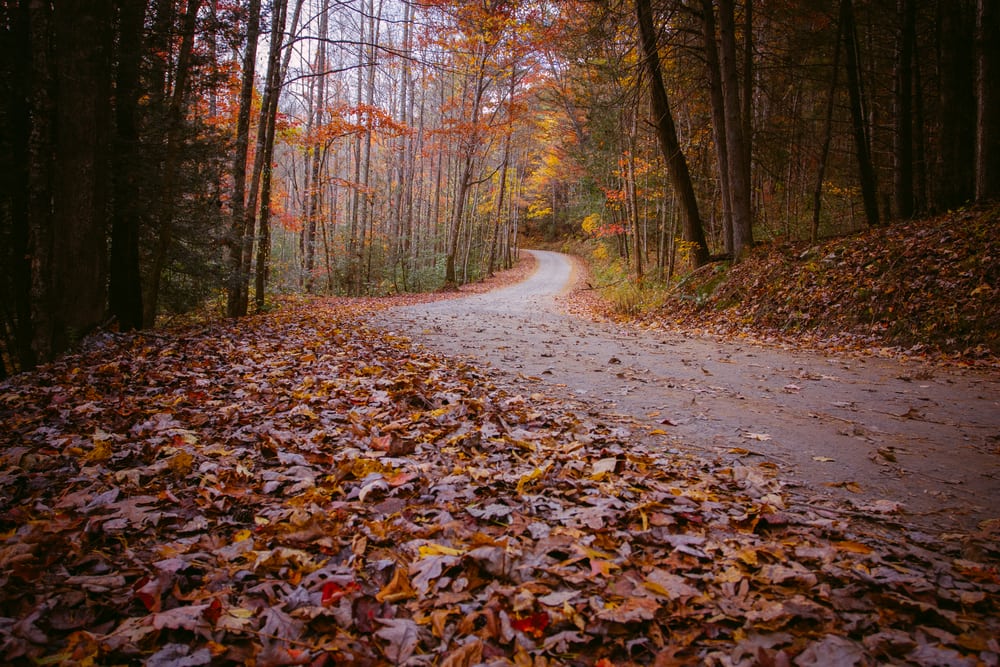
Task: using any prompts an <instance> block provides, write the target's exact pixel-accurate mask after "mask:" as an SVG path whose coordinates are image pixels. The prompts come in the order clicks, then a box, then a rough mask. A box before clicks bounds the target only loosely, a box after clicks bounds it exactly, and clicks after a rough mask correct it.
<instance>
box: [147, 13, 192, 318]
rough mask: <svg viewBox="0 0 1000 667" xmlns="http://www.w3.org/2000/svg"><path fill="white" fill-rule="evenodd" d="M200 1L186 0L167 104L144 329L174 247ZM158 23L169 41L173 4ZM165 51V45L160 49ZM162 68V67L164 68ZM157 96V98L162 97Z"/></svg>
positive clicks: (159, 16) (154, 310) (163, 76)
mask: <svg viewBox="0 0 1000 667" xmlns="http://www.w3.org/2000/svg"><path fill="white" fill-rule="evenodd" d="M200 6H201V0H188V2H187V11H186V13H185V15H184V25H183V28H182V35H181V45H180V50H179V51H178V54H177V66H176V68H175V73H174V87H173V92H172V93H171V96H170V100H169V103H168V104H167V116H166V121H165V123H166V134H165V137H164V139H163V141H164V143H165V147H164V153H163V171H162V174H163V176H162V179H161V188H160V206H159V216H158V218H159V219H158V220H157V230H156V236H157V238H156V241H155V243H154V249H153V251H152V255H153V257H152V262H151V264H152V266H151V267H150V269H149V279H148V281H147V283H146V285H145V293H144V294H143V298H142V309H143V314H142V323H143V326H145V327H151V326H153V325H154V324H155V323H156V315H157V312H158V310H159V297H160V281H161V279H162V277H163V269H164V267H165V266H166V263H167V255H168V253H169V251H170V247H171V245H172V244H173V227H174V210H175V208H176V203H177V202H176V200H175V199H176V196H177V193H176V189H177V188H176V185H177V179H178V176H179V174H178V170H179V169H180V164H179V162H180V156H181V150H180V149H181V146H180V144H181V136H182V132H181V130H182V129H183V123H184V109H185V101H186V98H187V88H188V79H189V78H190V75H191V57H192V52H193V51H194V35H195V27H196V20H197V18H198V8H199V7H200ZM157 12H158V14H157V23H158V24H162V25H159V30H161V31H162V32H163V34H162V35H161V38H162V39H163V40H164V41H165V42H168V41H169V34H170V32H171V27H170V26H171V25H172V24H173V3H171V2H165V3H163V4H162V5H159V6H158V7H157ZM161 46H162V47H163V48H168V47H167V46H166V45H161ZM164 67H165V65H164ZM158 77H160V78H158V79H157V80H156V82H155V83H156V84H161V83H162V84H163V87H162V88H161V91H165V90H166V83H167V73H166V71H162V72H158ZM161 94H162V93H161V92H157V95H161Z"/></svg>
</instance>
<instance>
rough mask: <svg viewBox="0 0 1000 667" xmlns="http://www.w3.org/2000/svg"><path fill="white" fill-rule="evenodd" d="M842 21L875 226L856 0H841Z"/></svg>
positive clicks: (864, 185) (863, 177) (861, 170)
mask: <svg viewBox="0 0 1000 667" xmlns="http://www.w3.org/2000/svg"><path fill="white" fill-rule="evenodd" d="M840 25H841V30H842V31H843V36H844V53H845V55H846V64H847V88H848V92H849V93H850V98H851V122H852V124H853V127H854V149H855V152H856V153H857V160H858V174H859V178H860V181H861V197H862V199H863V200H864V206H865V218H866V219H867V221H868V225H869V226H871V227H875V226H877V225H878V224H879V212H878V191H877V188H876V184H875V168H874V166H873V165H872V157H871V141H870V140H869V138H868V129H867V125H866V124H865V113H864V95H863V94H862V90H861V55H860V53H859V49H858V35H857V28H856V26H855V23H854V3H853V1H852V0H840Z"/></svg>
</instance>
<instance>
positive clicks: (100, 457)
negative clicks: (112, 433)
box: [83, 440, 112, 462]
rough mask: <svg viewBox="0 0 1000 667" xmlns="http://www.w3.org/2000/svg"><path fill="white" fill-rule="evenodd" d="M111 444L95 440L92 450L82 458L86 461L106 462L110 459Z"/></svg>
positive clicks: (107, 441) (106, 441)
mask: <svg viewBox="0 0 1000 667" xmlns="http://www.w3.org/2000/svg"><path fill="white" fill-rule="evenodd" d="M111 453H112V452H111V442H110V441H109V440H95V441H94V448H93V449H92V450H90V451H89V452H87V455H86V456H85V457H83V458H84V459H86V460H87V461H98V462H99V461H107V460H108V459H110V458H111Z"/></svg>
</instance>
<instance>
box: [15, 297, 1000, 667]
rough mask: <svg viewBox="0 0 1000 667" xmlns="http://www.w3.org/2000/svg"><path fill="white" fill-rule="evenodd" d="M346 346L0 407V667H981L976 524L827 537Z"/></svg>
mask: <svg viewBox="0 0 1000 667" xmlns="http://www.w3.org/2000/svg"><path fill="white" fill-rule="evenodd" d="M364 319H365V311H364V309H359V308H357V307H355V308H351V307H349V306H347V305H345V303H344V302H342V301H341V302H334V301H331V302H314V303H311V304H309V305H308V306H307V307H302V308H290V309H287V310H283V311H279V312H278V313H275V314H271V315H267V316H261V317H255V318H250V319H247V320H244V321H240V322H222V323H214V324H211V325H207V326H201V327H197V328H195V327H188V328H183V329H176V330H172V331H170V332H168V333H167V334H137V335H130V336H124V335H119V336H110V335H109V336H105V337H104V338H100V339H95V340H92V341H91V343H90V345H89V346H88V348H87V349H86V350H85V351H84V352H81V353H80V354H78V355H75V356H69V357H66V358H64V359H62V360H61V361H58V362H56V363H53V364H50V365H48V366H46V367H43V368H41V369H39V370H38V371H37V372H34V373H32V374H26V375H21V376H19V377H16V378H14V379H12V380H9V381H7V382H5V383H4V384H2V385H0V420H2V425H3V429H2V432H0V484H2V485H3V489H4V493H3V496H2V498H0V591H2V592H0V660H2V661H3V662H4V663H7V664H13V665H19V664H25V665H27V664H38V663H43V664H54V663H60V664H76V665H91V664H111V663H113V664H148V665H166V664H174V665H209V664H212V665H227V664H255V665H289V664H309V665H326V664H356V665H384V664H399V665H403V664H405V665H447V666H451V667H455V666H460V665H474V664H488V665H535V666H542V665H556V664H560V665H562V664H568V665H601V666H602V667H607V666H608V665H640V664H655V665H674V664H678V665H679V664H691V663H701V664H707V665H720V666H721V665H726V666H729V665H756V664H770V665H782V664H795V665H800V666H805V665H819V664H837V665H871V664H878V663H886V662H889V663H893V664H911V665H937V664H956V665H962V664H968V665H979V664H982V665H996V664H998V655H1000V645H998V641H997V637H998V636H1000V613H998V611H1000V610H998V602H997V601H998V599H1000V596H998V593H1000V567H998V566H1000V557H998V542H997V536H998V534H1000V522H987V523H985V524H984V525H983V526H982V529H981V531H980V533H979V534H978V535H973V536H968V535H963V536H962V538H963V539H962V541H949V540H947V539H944V538H932V537H930V536H923V539H920V538H921V536H920V535H916V536H913V535H909V536H906V537H902V536H900V535H897V534H894V533H892V532H891V530H889V529H888V528H887V529H886V530H885V531H881V532H876V531H875V530H874V529H873V528H872V526H871V524H867V523H866V524H864V525H863V526H862V525H860V524H858V525H852V523H851V521H850V519H849V518H848V517H846V516H845V517H843V518H830V515H829V513H824V514H819V513H817V512H814V511H812V510H810V508H808V507H803V506H800V505H794V504H793V503H791V502H788V497H787V495H786V493H785V490H784V488H783V485H782V482H781V480H780V479H779V478H778V477H776V476H775V473H774V470H773V469H772V468H768V467H766V466H750V465H746V466H738V465H731V466H726V465H723V464H720V463H717V462H709V461H706V460H702V459H699V458H696V457H693V456H692V455H690V454H687V453H681V452H679V451H677V450H675V449H670V448H669V445H668V444H665V443H666V440H665V439H663V438H658V437H657V436H651V435H649V434H646V433H644V431H643V429H641V428H639V427H635V428H632V429H630V428H629V427H628V426H627V424H623V422H622V421H621V420H614V421H612V420H609V419H605V418H602V417H601V416H600V415H596V414H594V413H590V412H587V411H585V410H580V409H578V408H577V407H572V406H569V405H568V404H565V403H560V402H558V401H555V400H551V399H548V398H546V397H545V396H543V395H540V394H531V395H524V394H521V393H518V391H517V390H516V389H514V388H510V387H505V386H504V385H503V383H502V382H501V381H500V380H498V379H496V377H494V376H491V375H489V374H487V373H485V372H483V371H481V370H479V369H476V368H474V367H472V366H469V365H466V364H464V363H463V362H458V361H455V360H449V359H445V358H442V357H439V356H435V355H432V354H430V353H428V352H426V351H424V350H422V349H419V348H415V347H413V346H411V345H410V344H409V343H408V342H407V341H406V340H404V339H402V338H396V337H393V336H390V335H388V334H385V333H382V332H379V331H376V330H373V329H370V328H368V327H367V326H366V325H365V324H364ZM755 435H759V434H750V435H749V436H748V437H751V438H753V437H754V436H755Z"/></svg>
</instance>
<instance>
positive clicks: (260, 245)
mask: <svg viewBox="0 0 1000 667" xmlns="http://www.w3.org/2000/svg"><path fill="white" fill-rule="evenodd" d="M279 1H280V2H281V4H282V10H283V11H284V14H285V15H287V14H288V0H279ZM303 1H304V0H296V2H295V10H294V11H293V12H292V22H291V24H290V30H291V31H292V32H293V33H294V31H295V28H296V26H297V25H298V22H299V15H300V14H301V13H302V4H303ZM281 23H282V24H284V23H285V20H284V17H282V20H281ZM273 39H275V38H274V36H273V34H272V40H273ZM291 57H292V49H291V48H286V49H285V55H284V58H283V59H282V62H281V65H280V68H279V69H278V71H277V73H276V75H275V81H274V82H273V83H274V95H272V96H271V99H270V100H269V102H270V109H269V111H268V114H267V134H266V136H265V138H264V145H265V147H266V153H267V155H266V156H265V157H264V159H263V160H262V164H263V174H262V175H261V185H260V213H259V214H258V220H257V222H258V232H257V270H256V274H255V275H254V307H255V308H256V310H257V312H258V313H259V312H262V311H263V310H264V301H265V292H266V289H267V281H268V279H269V278H270V266H269V264H270V261H271V224H270V223H271V180H272V177H273V173H272V169H271V162H272V160H273V158H274V136H275V133H276V131H277V120H278V119H277V115H278V98H279V97H280V93H281V85H282V82H283V81H284V80H285V73H286V72H287V71H288V63H289V62H290V61H291ZM268 68H270V64H269V65H268ZM269 79H270V77H269Z"/></svg>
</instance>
